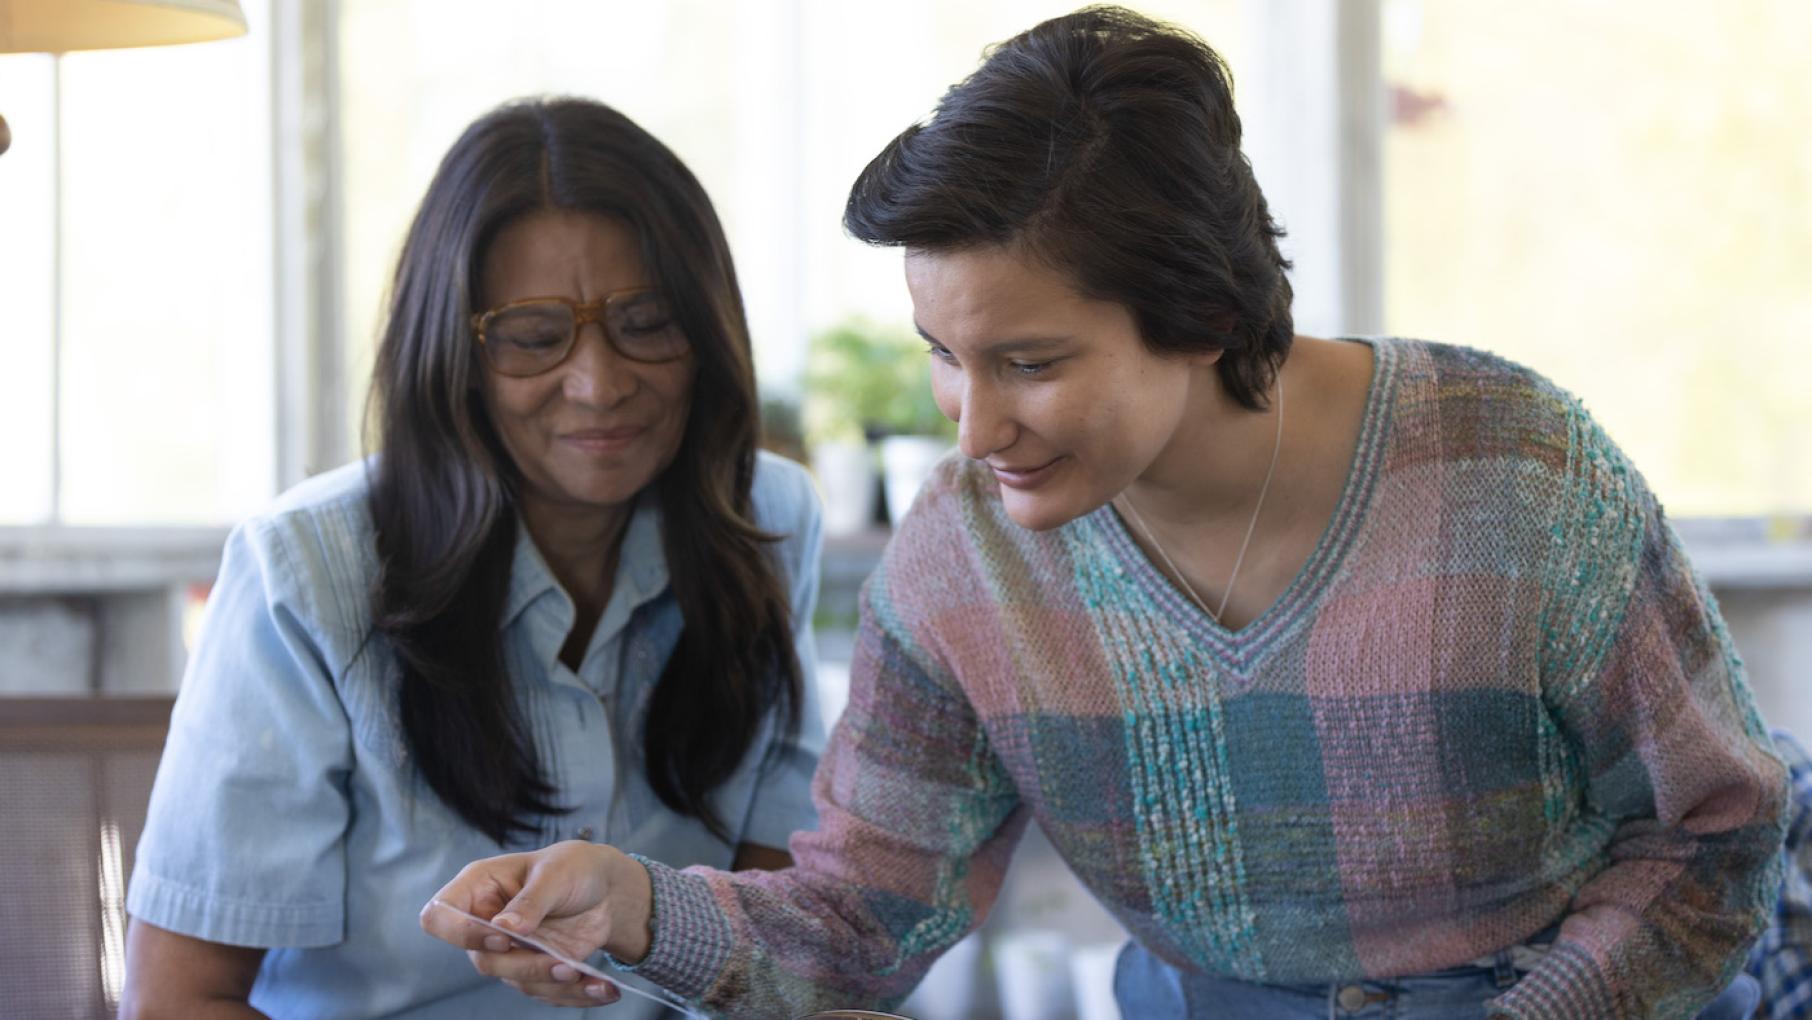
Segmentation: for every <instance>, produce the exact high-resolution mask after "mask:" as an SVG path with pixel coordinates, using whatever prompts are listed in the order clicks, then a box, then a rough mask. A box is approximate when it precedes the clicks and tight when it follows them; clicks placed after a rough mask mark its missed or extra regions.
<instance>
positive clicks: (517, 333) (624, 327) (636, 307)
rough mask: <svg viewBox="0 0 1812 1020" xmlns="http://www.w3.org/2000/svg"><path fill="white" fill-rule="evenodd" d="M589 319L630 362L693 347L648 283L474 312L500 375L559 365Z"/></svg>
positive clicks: (674, 355)
mask: <svg viewBox="0 0 1812 1020" xmlns="http://www.w3.org/2000/svg"><path fill="white" fill-rule="evenodd" d="M588 322H595V323H598V324H599V325H601V326H603V327H604V336H605V338H606V339H607V340H608V341H609V342H610V346H611V348H612V349H613V350H615V351H616V352H617V353H618V354H621V355H622V356H623V357H625V358H628V359H629V360H630V361H643V362H660V361H674V360H677V359H679V358H683V357H685V356H686V355H687V353H688V352H690V351H691V350H692V344H691V342H690V341H688V340H687V339H686V334H685V331H684V330H682V329H680V326H679V323H678V322H677V321H676V320H675V319H674V318H673V313H672V310H671V309H670V308H668V306H667V301H666V299H665V298H663V297H661V295H660V294H659V293H658V292H657V291H655V290H654V288H652V287H632V288H629V289H626V290H617V291H612V292H610V293H609V294H606V295H604V296H603V297H601V298H599V299H598V300H596V301H585V302H580V301H574V300H572V299H571V298H564V297H543V298H526V299H524V300H521V301H511V302H510V303H509V304H506V305H501V306H499V307H497V308H493V309H491V310H490V311H488V312H480V313H479V314H477V315H474V316H472V331H473V332H474V333H476V334H478V346H479V347H480V348H481V349H482V350H483V351H484V355H485V360H486V361H488V362H490V364H491V367H492V368H494V369H496V370H497V371H498V372H499V373H500V374H502V375H510V376H528V375H540V374H541V373H543V372H548V371H552V370H553V369H555V368H558V367H559V366H560V364H561V363H562V362H564V361H565V360H566V359H567V357H568V356H569V355H571V354H572V352H573V347H574V346H575V344H576V342H577V341H578V339H579V330H580V328H582V327H583V326H584V325H585V324H586V323H588Z"/></svg>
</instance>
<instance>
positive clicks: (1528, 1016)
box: [1486, 942, 1621, 1020]
mask: <svg viewBox="0 0 1812 1020" xmlns="http://www.w3.org/2000/svg"><path fill="white" fill-rule="evenodd" d="M1486 1011H1487V1012H1488V1013H1491V1014H1493V1015H1496V1014H1499V1013H1501V1014H1503V1015H1505V1016H1508V1017H1512V1018H1514V1020H1576V1018H1578V1017H1603V1018H1605V1020H1614V1018H1616V1017H1618V1016H1620V1015H1621V1014H1619V1013H1618V1012H1617V997H1616V995H1615V994H1614V993H1613V991H1612V989H1611V983H1610V981H1609V980H1608V979H1607V978H1606V977H1605V974H1604V971H1603V970H1601V969H1599V967H1598V964H1597V962H1596V961H1594V960H1593V959H1592V957H1591V956H1590V955H1589V954H1587V953H1586V952H1585V950H1583V949H1580V948H1579V947H1578V946H1574V945H1568V944H1566V943H1563V942H1557V943H1555V944H1554V948H1553V949H1551V950H1549V951H1548V954H1547V956H1546V958H1544V959H1543V960H1542V962H1541V964H1540V965H1539V966H1537V967H1536V968H1535V969H1534V970H1532V971H1530V972H1529V973H1528V974H1525V975H1524V976H1523V978H1522V980H1520V981H1518V982H1517V983H1516V984H1515V985H1512V986H1511V988H1510V990H1509V991H1507V992H1505V993H1504V994H1502V995H1500V996H1498V997H1497V998H1496V999H1495V1000H1493V1001H1492V1002H1491V1003H1489V1004H1488V1007H1487V1010H1486Z"/></svg>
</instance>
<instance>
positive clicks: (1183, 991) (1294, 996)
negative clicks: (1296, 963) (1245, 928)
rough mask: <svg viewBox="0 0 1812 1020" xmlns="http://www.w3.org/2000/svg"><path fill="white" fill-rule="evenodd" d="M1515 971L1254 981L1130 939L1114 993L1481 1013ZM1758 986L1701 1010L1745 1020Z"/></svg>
mask: <svg viewBox="0 0 1812 1020" xmlns="http://www.w3.org/2000/svg"><path fill="white" fill-rule="evenodd" d="M1520 976H1521V974H1520V972H1518V971H1517V970H1516V969H1515V968H1514V967H1513V966H1512V965H1511V962H1510V954H1509V953H1508V952H1503V953H1499V954H1497V956H1496V964H1495V966H1492V967H1483V966H1469V967H1455V968H1453V969H1452V970H1443V971H1438V972H1436V973H1433V974H1424V975H1419V976H1416V977H1400V978H1390V979H1389V980H1384V981H1359V982H1354V983H1351V984H1331V985H1260V984H1252V983H1250V982H1246V981H1233V980H1228V979H1224V978H1215V977H1209V976H1207V975H1203V974H1187V973H1182V972H1179V971H1178V970H1176V969H1175V968H1173V967H1171V966H1170V965H1169V964H1167V963H1165V962H1164V961H1162V960H1160V959H1158V958H1157V957H1155V956H1152V955H1151V954H1150V953H1148V952H1146V951H1145V948H1144V947H1143V946H1140V945H1139V944H1137V943H1135V942H1128V943H1127V944H1126V946H1125V948H1123V949H1121V950H1120V958H1119V960H1118V961H1117V962H1116V963H1115V965H1114V999H1115V1000H1116V1001H1118V1002H1119V1004H1120V1015H1121V1016H1122V1017H1125V1018H1126V1020H1196V1018H1198V1017H1199V1018H1213V1020H1349V1018H1350V1020H1484V1017H1485V1003H1486V1002H1488V1001H1489V1000H1491V999H1493V998H1496V997H1497V996H1498V994H1499V993H1501V992H1502V991H1503V990H1504V989H1506V988H1508V987H1510V986H1511V985H1513V984H1515V983H1516V979H1517V978H1518V977H1520ZM1760 1000H1761V990H1760V988H1759V986H1757V985H1756V983H1755V980H1754V979H1753V978H1751V977H1749V976H1748V975H1747V974H1745V975H1742V976H1740V977H1738V978H1737V980H1736V982H1735V983H1734V984H1732V985H1731V986H1730V987H1729V988H1726V989H1725V990H1724V994H1722V995H1720V996H1718V998H1717V1000H1716V1001H1715V1002H1713V1003H1712V1004H1711V1005H1709V1006H1707V1007H1705V1009H1704V1010H1703V1011H1701V1012H1700V1013H1699V1020H1744V1018H1747V1017H1749V1016H1750V1015H1751V1014H1753V1013H1754V1012H1755V1007H1756V1004H1757V1003H1758V1002H1759V1001H1760Z"/></svg>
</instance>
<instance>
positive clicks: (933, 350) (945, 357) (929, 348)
mask: <svg viewBox="0 0 1812 1020" xmlns="http://www.w3.org/2000/svg"><path fill="white" fill-rule="evenodd" d="M925 353H926V354H929V355H931V356H932V357H934V358H936V359H937V360H939V361H948V362H952V363H954V362H955V361H956V355H954V354H951V353H950V348H948V347H945V346H944V345H943V344H926V345H925Z"/></svg>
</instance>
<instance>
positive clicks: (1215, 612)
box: [1120, 372, 1284, 623]
mask: <svg viewBox="0 0 1812 1020" xmlns="http://www.w3.org/2000/svg"><path fill="white" fill-rule="evenodd" d="M1283 413H1284V383H1283V373H1282V372H1279V373H1277V438H1276V439H1274V440H1272V442H1271V465H1270V466H1269V467H1267V468H1265V480H1264V483H1263V484H1262V485H1260V486H1259V487H1258V502H1257V503H1256V504H1254V505H1253V507H1252V519H1251V520H1249V521H1247V522H1246V537H1245V538H1244V539H1243V540H1241V542H1240V544H1239V555H1237V556H1235V557H1234V558H1233V570H1232V572H1231V573H1229V574H1228V575H1227V587H1226V588H1225V589H1224V590H1223V591H1222V592H1221V604H1220V608H1218V609H1209V608H1208V603H1207V602H1204V601H1203V600H1202V597H1201V596H1200V595H1198V594H1196V591H1195V586H1194V585H1192V584H1190V583H1189V578H1187V577H1185V576H1183V572H1182V571H1181V570H1178V569H1177V565H1176V564H1175V563H1174V562H1172V561H1171V559H1170V554H1169V553H1167V552H1165V551H1164V546H1163V545H1162V544H1161V543H1159V542H1158V536H1157V535H1154V534H1152V531H1151V528H1149V527H1147V526H1146V524H1145V518H1143V517H1140V516H1139V511H1138V508H1137V507H1134V506H1133V503H1132V497H1131V496H1128V495H1126V494H1125V493H1121V494H1120V495H1121V502H1122V503H1123V504H1124V505H1125V506H1126V510H1127V513H1128V514H1129V515H1131V517H1132V519H1133V523H1134V524H1137V525H1138V526H1139V532H1140V533H1141V534H1143V535H1144V536H1145V540H1146V541H1147V542H1150V543H1151V547H1152V548H1153V549H1156V550H1157V551H1158V556H1159V557H1160V558H1161V559H1163V561H1164V565H1165V566H1166V567H1169V568H1170V572H1171V574H1173V575H1174V576H1175V577H1176V579H1177V580H1178V581H1181V582H1183V590H1184V591H1186V592H1188V593H1189V597H1190V599H1191V600H1193V601H1194V602H1195V604H1196V605H1198V606H1200V607H1202V612H1204V613H1207V614H1208V615H1209V616H1211V617H1213V618H1214V622H1215V623H1220V622H1221V614H1222V613H1225V612H1226V611H1227V600H1228V599H1231V598H1232V597H1233V583H1234V582H1235V581H1237V580H1239V568H1240V564H1242V563H1244V562H1246V549H1247V547H1248V546H1250V545H1251V544H1252V531H1253V529H1254V528H1256V527H1258V514H1259V511H1261V510H1263V509H1264V508H1265V493H1267V492H1270V491H1271V476H1272V475H1274V474H1276V473H1277V453H1278V451H1279V450H1281V449H1283Z"/></svg>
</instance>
